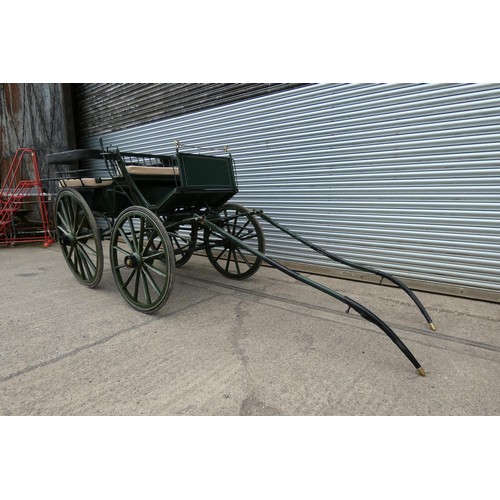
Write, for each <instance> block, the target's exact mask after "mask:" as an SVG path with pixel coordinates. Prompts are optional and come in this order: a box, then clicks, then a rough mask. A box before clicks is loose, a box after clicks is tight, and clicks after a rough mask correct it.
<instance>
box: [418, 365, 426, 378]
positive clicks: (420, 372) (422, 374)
mask: <svg viewBox="0 0 500 500" xmlns="http://www.w3.org/2000/svg"><path fill="white" fill-rule="evenodd" d="M417 373H418V374H419V375H420V376H421V377H425V370H424V369H423V368H422V367H420V368H418V369H417Z"/></svg>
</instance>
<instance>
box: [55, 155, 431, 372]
mask: <svg viewBox="0 0 500 500" xmlns="http://www.w3.org/2000/svg"><path fill="white" fill-rule="evenodd" d="M48 161H49V163H51V164H55V165H60V166H62V165H64V166H65V168H64V169H62V170H61V171H60V175H59V181H58V182H59V188H60V189H59V192H58V195H57V198H56V203H55V219H56V221H55V222H56V223H55V227H56V232H57V239H58V241H59V244H60V246H61V250H62V253H63V255H64V258H65V260H66V263H67V264H68V266H69V268H70V270H71V271H72V273H73V274H74V276H75V277H76V279H77V280H78V281H80V282H81V283H82V284H84V285H86V286H88V287H90V288H94V287H96V286H97V285H98V284H99V282H100V280H101V277H102V274H103V267H104V253H103V240H109V258H110V263H111V270H112V274H113V278H114V281H115V284H116V286H117V288H118V290H119V292H120V293H121V295H122V296H123V298H124V299H125V300H126V302H127V303H128V304H129V305H130V306H131V307H133V308H134V309H136V310H138V311H141V312H144V313H154V312H156V311H158V310H159V309H160V308H161V307H163V306H164V304H165V303H166V301H167V300H168V297H169V295H170V292H171V290H172V286H173V282H174V275H175V268H178V267H181V266H182V265H184V264H186V263H187V262H188V261H189V259H190V258H191V256H192V255H193V254H195V253H199V252H203V253H205V254H206V255H207V257H208V260H209V261H210V263H211V264H212V265H213V267H214V268H215V269H216V270H217V271H218V272H219V273H221V274H222V275H224V276H225V277H227V278H230V279H238V280H241V279H246V278H249V277H250V276H252V275H254V274H255V273H256V272H257V270H258V269H259V267H260V266H261V264H262V263H263V262H265V263H266V264H268V265H270V266H272V267H274V268H275V269H278V270H279V271H281V272H284V273H285V274H287V275H289V276H291V277H292V278H294V279H296V280H298V281H301V282H303V283H305V284H307V285H309V286H312V287H313V288H315V289H317V290H319V291H322V292H324V293H326V294H328V295H330V296H331V297H333V298H335V299H336V300H339V301H341V302H343V303H344V304H346V305H347V306H348V310H350V309H353V310H355V311H356V312H358V313H359V314H360V315H361V316H362V317H363V318H364V319H366V320H367V321H369V322H371V323H373V324H375V325H376V326H377V327H378V328H380V329H381V330H382V331H383V332H384V333H385V334H386V335H387V336H388V337H389V338H390V339H391V340H392V341H393V342H394V343H395V344H396V345H397V347H398V348H399V349H400V350H401V351H402V352H403V354H404V355H405V356H406V357H407V358H408V359H409V360H410V362H411V363H412V364H413V365H414V366H415V368H416V369H417V371H418V373H419V374H420V375H422V376H423V375H425V371H424V369H423V368H422V367H421V365H420V363H419V362H418V361H417V360H416V358H415V357H414V356H413V354H412V353H411V352H410V350H409V349H408V348H407V347H406V346H405V345H404V343H403V342H402V341H401V340H400V339H399V337H398V336H397V335H396V334H395V333H394V331H393V330H392V329H391V328H390V327H389V326H388V325H387V324H386V323H385V322H384V321H382V320H381V319H380V318H378V317H377V316H376V315H375V314H374V313H373V312H371V311H370V310H369V309H367V308H366V307H364V306H362V305H361V304H359V303H358V302H356V301H354V300H352V299H350V298H349V297H347V296H345V295H342V294H340V293H338V292H336V291H334V290H332V289H330V288H328V287H326V286H324V285H321V284H319V283H317V282H315V281H313V280H311V279H309V278H307V277H305V276H303V275H301V274H300V273H297V272H296V271H293V270H291V269H289V268H288V267H285V266H284V265H282V264H281V263H279V262H277V261H276V260H274V259H272V258H271V257H269V256H268V255H266V253H265V238H264V233H263V231H262V228H261V225H260V223H259V220H258V219H259V218H260V219H262V220H265V221H266V222H268V223H270V224H271V225H273V226H274V227H276V228H277V229H279V230H280V231H283V232H285V233H286V234H287V235H289V236H291V237H292V238H294V239H296V240H298V241H299V242H301V243H303V244H304V245H306V246H308V247H309V248H311V249H312V250H314V251H316V252H318V253H320V254H321V255H323V256H326V257H328V258H330V259H332V260H334V261H336V262H339V263H342V264H344V265H347V266H350V267H353V268H357V269H361V270H364V271H366V272H370V273H374V274H376V275H378V276H380V277H381V278H382V279H387V280H389V281H391V282H392V283H393V284H395V285H396V286H398V287H400V288H401V289H402V290H403V291H404V292H405V293H407V294H408V296H409V297H410V298H411V299H412V300H413V302H414V303H415V304H416V305H417V307H418V308H419V309H420V311H421V312H422V314H423V316H424V317H425V319H426V321H427V322H428V324H429V326H430V328H431V329H433V330H434V329H435V327H434V324H433V322H432V320H431V318H430V316H429V315H428V313H427V311H426V310H425V308H424V306H423V305H422V304H421V302H420V301H419V300H418V298H417V297H416V296H415V294H414V293H413V292H412V291H411V290H410V289H409V288H408V287H407V286H406V285H405V284H404V283H402V282H401V281H400V280H398V279H397V278H395V277H393V276H391V275H389V274H387V273H385V272H382V271H378V270H375V269H372V268H369V267H366V266H363V265H360V264H355V263H351V262H349V261H346V260H345V259H342V258H341V257H338V256H336V255H334V254H331V253H329V252H327V251H325V250H323V249H322V248H320V247H317V246H316V245H314V244H313V243H310V242H309V241H307V240H305V239H303V238H302V237H300V236H299V235H297V234H295V233H293V232H292V231H290V230H288V229H287V228H285V227H283V226H281V225H280V224H279V223H277V222H276V221H274V220H273V219H272V218H271V217H269V216H268V215H267V214H265V213H264V212H262V211H260V210H248V209H246V208H245V207H242V206H240V205H238V204H236V203H232V202H230V199H231V198H232V197H233V196H234V195H235V194H236V193H237V192H238V188H237V184H236V179H235V174H234V167H233V160H232V158H231V156H230V155H224V156H210V155H204V154H193V153H181V152H180V151H179V149H177V152H176V154H175V155H172V156H166V155H150V154H142V153H123V152H120V151H119V150H118V149H110V148H108V149H106V150H105V149H104V148H102V150H101V151H98V150H75V151H66V152H62V153H54V154H52V155H49V156H48ZM82 161H90V162H93V163H92V165H93V166H92V167H91V168H88V169H83V168H82V167H81V165H80V162H82ZM97 163H100V165H101V167H95V166H94V165H96V164H97ZM103 165H104V168H103ZM68 166H70V167H73V168H74V167H75V166H76V169H73V170H68ZM99 168H100V169H99ZM89 174H91V175H89Z"/></svg>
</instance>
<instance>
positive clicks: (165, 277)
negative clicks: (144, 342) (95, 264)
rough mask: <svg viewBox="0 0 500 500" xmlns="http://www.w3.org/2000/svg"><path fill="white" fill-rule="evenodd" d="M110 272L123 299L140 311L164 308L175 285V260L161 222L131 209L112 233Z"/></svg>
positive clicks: (150, 213) (140, 210) (122, 216)
mask: <svg viewBox="0 0 500 500" xmlns="http://www.w3.org/2000/svg"><path fill="white" fill-rule="evenodd" d="M110 260H111V270H112V272H113V277H114V279H115V283H116V286H117V287H118V290H119V291H120V293H121V294H122V296H123V298H124V299H125V300H126V301H127V302H128V303H129V304H130V305H131V306H132V307H133V308H134V309H137V310H138V311H141V312H144V313H153V312H155V311H157V310H158V309H160V308H161V307H163V305H164V304H165V302H166V301H167V299H168V296H169V295H170V291H171V289H172V285H173V281H174V269H175V258H174V250H173V248H172V243H171V241H170V237H169V235H168V233H167V231H166V229H165V227H164V226H163V224H162V222H161V221H160V219H159V218H158V217H157V216H156V215H155V214H154V213H153V212H151V210H148V209H147V208H144V207H129V208H127V209H125V210H124V211H123V212H122V213H121V214H120V215H119V216H118V218H117V220H116V222H115V224H114V226H113V230H112V232H111V243H110Z"/></svg>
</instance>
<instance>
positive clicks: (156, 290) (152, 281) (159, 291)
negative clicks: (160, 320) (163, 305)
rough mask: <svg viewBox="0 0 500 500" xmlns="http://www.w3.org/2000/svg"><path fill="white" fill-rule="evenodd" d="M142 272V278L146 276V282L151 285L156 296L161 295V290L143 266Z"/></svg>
mask: <svg viewBox="0 0 500 500" xmlns="http://www.w3.org/2000/svg"><path fill="white" fill-rule="evenodd" d="M142 271H143V273H144V276H146V278H147V280H148V281H149V283H150V284H151V286H152V287H153V288H154V291H155V292H156V293H157V294H158V295H161V290H160V289H159V288H158V285H157V284H156V282H155V280H154V279H153V276H151V273H150V272H149V270H148V268H147V267H146V266H145V267H143V268H142Z"/></svg>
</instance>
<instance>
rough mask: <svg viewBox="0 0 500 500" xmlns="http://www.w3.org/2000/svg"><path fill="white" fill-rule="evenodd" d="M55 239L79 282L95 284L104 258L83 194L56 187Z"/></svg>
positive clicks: (70, 189)
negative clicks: (57, 190)
mask: <svg viewBox="0 0 500 500" xmlns="http://www.w3.org/2000/svg"><path fill="white" fill-rule="evenodd" d="M55 218H56V232H57V239H58V241H59V244H60V245H61V250H62V254H63V256H64V258H65V259H66V263H67V264H68V266H69V268H70V269H71V272H72V273H73V274H74V275H75V277H76V279H77V280H78V281H80V283H82V284H84V285H86V286H88V287H89V288H94V287H96V286H97V285H98V283H99V281H101V278H102V271H103V267H104V258H103V251H102V242H101V235H100V232H99V228H98V227H97V223H96V220H95V218H94V215H93V214H92V211H91V210H90V207H89V205H88V204H87V202H86V201H85V199H84V198H83V196H82V195H81V194H80V193H79V192H78V191H76V190H75V189H72V188H64V189H62V190H61V191H59V193H58V195H57V198H56V203H55Z"/></svg>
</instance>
